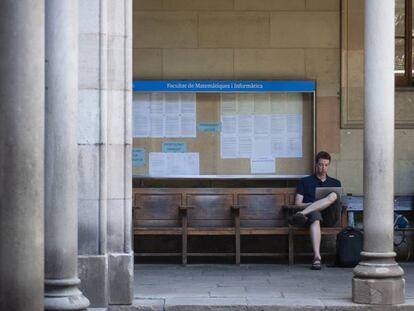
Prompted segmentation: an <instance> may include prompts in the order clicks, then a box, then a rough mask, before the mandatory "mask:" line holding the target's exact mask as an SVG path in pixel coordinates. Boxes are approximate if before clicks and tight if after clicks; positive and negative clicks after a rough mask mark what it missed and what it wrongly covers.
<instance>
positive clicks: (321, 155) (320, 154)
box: [315, 151, 331, 164]
mask: <svg viewBox="0 0 414 311" xmlns="http://www.w3.org/2000/svg"><path fill="white" fill-rule="evenodd" d="M319 159H324V160H329V162H331V155H330V154H329V153H327V152H326V151H320V152H318V154H317V155H316V157H315V164H317V163H318V162H319Z"/></svg>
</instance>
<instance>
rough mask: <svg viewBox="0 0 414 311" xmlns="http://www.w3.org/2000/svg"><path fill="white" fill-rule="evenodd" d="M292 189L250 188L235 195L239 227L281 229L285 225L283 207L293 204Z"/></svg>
mask: <svg viewBox="0 0 414 311" xmlns="http://www.w3.org/2000/svg"><path fill="white" fill-rule="evenodd" d="M294 196H295V189H294V188H274V189H271V188H270V189H269V188H257V189H254V188H251V189H246V190H244V189H243V191H240V192H238V193H237V202H238V204H239V205H241V206H244V207H243V208H242V209H241V210H240V226H241V227H283V226H286V225H287V220H286V215H285V212H284V210H283V208H282V206H283V205H286V204H293V202H294Z"/></svg>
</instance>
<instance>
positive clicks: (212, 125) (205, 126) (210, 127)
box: [197, 122, 221, 132]
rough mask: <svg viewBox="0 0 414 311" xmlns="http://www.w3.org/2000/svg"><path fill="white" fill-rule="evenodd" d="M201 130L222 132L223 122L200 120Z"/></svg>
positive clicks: (199, 129)
mask: <svg viewBox="0 0 414 311" xmlns="http://www.w3.org/2000/svg"><path fill="white" fill-rule="evenodd" d="M197 131H199V132H220V131H221V122H200V123H198V125H197Z"/></svg>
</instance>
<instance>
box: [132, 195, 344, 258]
mask: <svg viewBox="0 0 414 311" xmlns="http://www.w3.org/2000/svg"><path fill="white" fill-rule="evenodd" d="M133 193H134V206H133V209H134V210H133V217H134V218H133V219H134V221H133V223H134V229H133V232H134V235H135V236H137V238H139V236H144V235H148V236H151V235H175V236H181V245H182V246H181V251H180V252H176V253H155V254H153V253H150V254H136V256H172V255H181V257H182V263H183V264H186V263H187V257H189V256H234V257H235V263H236V264H239V263H240V257H241V256H275V255H277V254H276V253H254V252H243V251H242V250H241V249H240V237H241V236H251V235H256V236H259V235H282V236H287V238H288V245H289V249H288V253H287V254H288V257H289V263H290V264H293V259H294V236H295V235H305V234H306V235H308V234H309V229H307V228H297V227H293V226H290V225H288V223H287V214H288V213H289V211H288V210H286V209H285V208H284V207H286V206H289V205H291V204H293V202H294V197H295V189H294V188H135V189H134V190H133ZM344 220H345V222H344ZM345 225H346V213H343V214H342V218H341V225H340V227H335V228H321V233H322V235H335V234H337V233H338V232H339V231H340V230H341V229H342V228H343V227H344V226H345ZM189 236H233V237H234V252H232V253H211V252H210V253H209V252H206V253H199V252H191V251H189V250H188V237H189Z"/></svg>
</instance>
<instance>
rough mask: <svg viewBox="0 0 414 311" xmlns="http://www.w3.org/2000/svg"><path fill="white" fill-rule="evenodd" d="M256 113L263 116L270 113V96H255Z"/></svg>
mask: <svg viewBox="0 0 414 311" xmlns="http://www.w3.org/2000/svg"><path fill="white" fill-rule="evenodd" d="M254 112H255V113H261V114H269V113H270V94H268V93H264V94H254Z"/></svg>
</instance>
